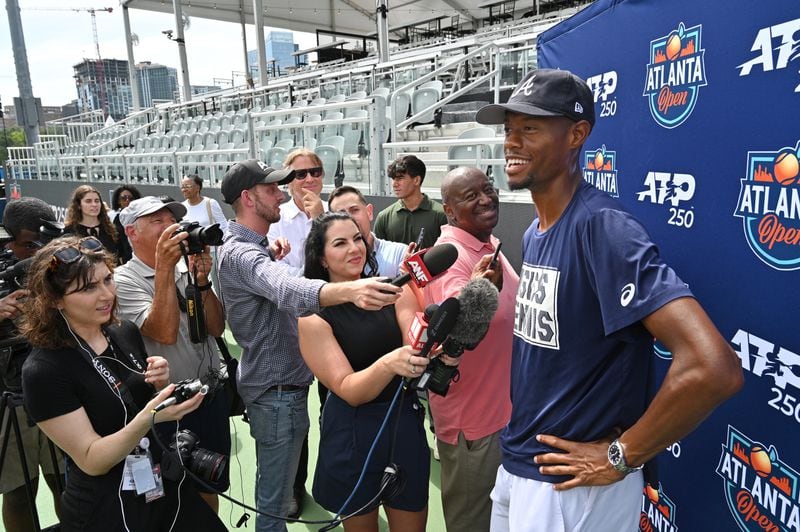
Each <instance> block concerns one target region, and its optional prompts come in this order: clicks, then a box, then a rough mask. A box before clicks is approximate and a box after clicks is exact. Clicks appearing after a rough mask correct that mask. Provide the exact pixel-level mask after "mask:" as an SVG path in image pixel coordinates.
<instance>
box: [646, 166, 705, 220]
mask: <svg viewBox="0 0 800 532" xmlns="http://www.w3.org/2000/svg"><path fill="white" fill-rule="evenodd" d="M643 185H644V189H643V190H641V191H639V192H637V194H636V199H638V200H639V201H641V202H646V201H649V202H650V203H653V204H655V205H669V217H668V218H667V223H668V224H669V225H674V226H676V227H683V228H686V229H691V227H692V226H693V225H694V210H693V209H694V207H693V206H692V205H691V204H688V202H690V201H691V200H692V198H694V189H695V179H694V176H692V175H689V174H678V173H672V172H647V176H646V177H645V178H644V183H643Z"/></svg>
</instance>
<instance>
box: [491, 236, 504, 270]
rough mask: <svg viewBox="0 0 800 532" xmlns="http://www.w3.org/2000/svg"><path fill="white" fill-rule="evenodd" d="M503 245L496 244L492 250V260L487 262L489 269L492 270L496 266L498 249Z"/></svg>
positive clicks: (498, 254)
mask: <svg viewBox="0 0 800 532" xmlns="http://www.w3.org/2000/svg"><path fill="white" fill-rule="evenodd" d="M502 245H503V243H502V242H498V243H497V247H496V248H494V254H493V255H492V260H490V261H489V269H494V267H495V266H497V259H498V257H499V256H500V248H501V247H502Z"/></svg>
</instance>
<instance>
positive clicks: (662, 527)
mask: <svg viewBox="0 0 800 532" xmlns="http://www.w3.org/2000/svg"><path fill="white" fill-rule="evenodd" d="M639 530H640V531H641V532H678V527H677V526H676V525H675V503H674V502H672V499H670V498H669V497H667V494H666V493H664V488H663V487H662V486H661V483H660V482H659V483H658V487H657V488H654V487H653V486H652V485H650V484H645V485H644V490H643V493H642V512H641V514H639Z"/></svg>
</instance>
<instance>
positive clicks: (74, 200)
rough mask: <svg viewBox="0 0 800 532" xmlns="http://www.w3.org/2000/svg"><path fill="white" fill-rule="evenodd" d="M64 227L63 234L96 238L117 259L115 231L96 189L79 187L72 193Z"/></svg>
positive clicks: (87, 186)
mask: <svg viewBox="0 0 800 532" xmlns="http://www.w3.org/2000/svg"><path fill="white" fill-rule="evenodd" d="M64 225H65V227H64V233H65V234H73V235H76V236H93V237H96V238H97V239H98V240H100V242H102V243H103V247H104V248H106V251H109V252H111V253H112V254H113V255H114V257H115V258H116V257H117V254H118V251H119V250H118V244H117V242H118V240H119V239H118V236H117V230H116V229H114V225H113V224H112V223H111V220H110V219H109V218H108V212H106V206H105V204H104V203H103V199H102V198H101V197H100V192H98V190H97V189H96V188H94V187H92V186H89V185H81V186H79V187H78V188H76V189H75V190H74V191H73V192H72V197H71V198H70V200H69V206H68V207H67V218H66V220H64Z"/></svg>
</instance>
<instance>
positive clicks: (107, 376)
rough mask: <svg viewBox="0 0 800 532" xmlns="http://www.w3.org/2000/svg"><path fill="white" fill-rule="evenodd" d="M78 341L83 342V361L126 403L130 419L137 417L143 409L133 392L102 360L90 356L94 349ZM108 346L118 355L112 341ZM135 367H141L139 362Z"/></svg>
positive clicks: (81, 349) (80, 350)
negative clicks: (135, 399)
mask: <svg viewBox="0 0 800 532" xmlns="http://www.w3.org/2000/svg"><path fill="white" fill-rule="evenodd" d="M106 338H108V337H106ZM78 341H79V342H81V345H80V346H79V349H78V352H79V353H80V354H81V356H82V357H83V359H84V360H86V362H88V363H89V365H91V366H92V367H93V368H94V369H95V371H97V373H99V374H100V376H101V377H102V378H103V379H104V380H105V381H106V383H108V385H109V387H110V388H111V389H112V390H113V391H114V392H115V395H117V396H118V397H119V398H120V399H121V400H122V402H123V403H125V407H126V408H127V410H128V418H130V417H131V416H134V415H136V413H137V412H138V411H139V410H141V408H140V407H139V406H137V405H136V401H134V400H133V395H131V392H130V390H129V389H128V386H127V385H126V384H125V381H123V380H122V379H120V378H119V377H118V376H117V374H116V373H114V372H113V371H112V370H111V369H110V368H109V367H108V365H107V364H105V363H104V362H103V360H102V359H100V358H98V357H93V356H91V355H90V353H92V348H91V347H89V346H88V345H87V344H86V343H85V342H84V341H83V338H81V337H78ZM108 345H109V347H110V348H111V352H112V353H115V354H116V352H115V351H114V348H113V346H112V344H111V340H110V339H109V341H108ZM129 356H130V358H134V357H133V356H132V355H129ZM134 365H135V366H136V367H137V368H139V367H141V363H140V362H138V361H137V362H136V363H135V364H134ZM128 421H129V419H126V420H125V423H127V422H128Z"/></svg>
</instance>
